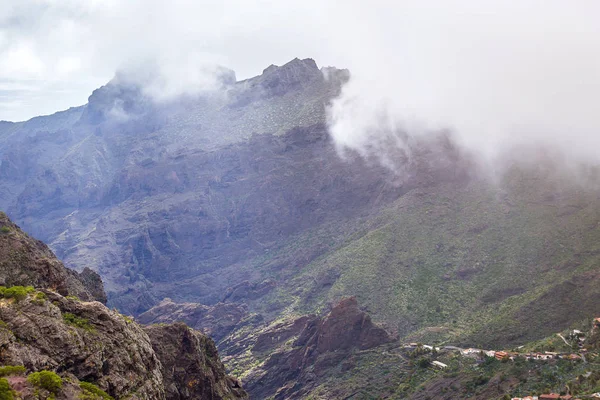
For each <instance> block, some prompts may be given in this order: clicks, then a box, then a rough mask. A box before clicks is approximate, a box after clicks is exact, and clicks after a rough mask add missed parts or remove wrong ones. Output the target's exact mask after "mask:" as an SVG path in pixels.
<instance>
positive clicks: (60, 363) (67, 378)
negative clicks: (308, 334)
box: [0, 216, 246, 400]
mask: <svg viewBox="0 0 600 400" xmlns="http://www.w3.org/2000/svg"><path fill="white" fill-rule="evenodd" d="M2 226H3V227H7V228H9V229H2V237H0V243H1V244H2V245H1V246H0V249H1V253H0V263H2V265H4V266H6V268H3V269H1V270H0V278H1V279H3V281H4V282H9V283H20V284H28V283H31V284H33V285H35V286H36V288H35V289H34V288H33V286H29V287H24V286H14V285H10V287H8V288H6V287H2V288H1V289H2V290H0V293H1V296H0V297H1V298H0V347H1V348H2V351H1V352H0V365H2V366H10V367H6V368H2V367H0V370H1V371H2V374H3V375H9V380H8V382H9V385H10V386H11V387H12V389H13V390H15V391H16V392H18V394H19V395H20V396H22V397H23V398H25V399H33V398H38V397H37V395H35V393H37V392H40V393H41V395H44V394H46V395H48V396H50V395H51V394H52V393H53V394H54V396H55V397H56V398H57V399H75V398H89V399H95V398H108V396H112V397H114V398H116V399H120V398H131V399H148V400H150V399H152V400H155V399H178V400H179V399H204V398H206V399H236V398H246V393H245V392H244V390H243V389H241V387H240V385H239V383H238V382H237V381H236V380H235V379H233V378H230V377H228V376H227V375H226V374H225V371H224V367H223V365H222V364H221V361H220V360H219V356H218V353H217V351H216V348H215V346H214V343H213V342H212V340H211V339H209V338H208V337H206V336H204V335H202V334H201V333H199V332H195V331H193V330H192V329H190V328H188V327H186V326H183V325H181V324H179V325H173V326H169V325H164V326H158V327H147V328H145V329H142V327H141V326H140V325H138V324H137V323H135V322H133V320H132V319H131V318H129V317H125V316H123V315H121V314H119V313H118V312H116V311H111V310H109V309H108V308H107V307H106V306H104V305H103V304H102V303H100V302H97V301H83V300H80V299H79V298H78V297H76V296H75V294H79V295H86V296H88V297H91V294H90V293H103V290H102V282H101V281H99V280H87V281H86V283H87V284H88V286H91V284H92V282H95V284H97V285H99V287H96V288H93V287H90V291H82V290H81V288H82V287H83V284H82V283H81V282H80V281H79V280H77V279H78V278H79V275H77V273H74V272H72V271H68V270H67V269H66V268H64V266H62V264H61V263H60V262H59V261H58V260H56V258H55V257H54V255H53V254H52V253H51V252H50V251H49V250H48V248H47V247H46V246H44V245H43V244H42V243H41V242H39V241H37V240H35V239H32V238H30V237H28V236H27V235H25V234H24V233H23V232H22V231H20V229H19V228H18V227H17V226H16V225H14V224H13V223H12V222H10V221H9V220H8V219H7V218H6V216H2ZM0 229H1V228H0ZM14 254H19V255H20V257H19V258H15V257H14ZM8 266H10V268H8ZM15 277H16V278H15ZM57 277H62V278H65V279H66V278H69V280H66V281H65V282H64V283H66V284H65V285H64V287H61V286H57V285H56V283H57ZM15 279H17V280H15ZM73 282H75V283H73ZM59 289H62V290H63V293H62V294H61V293H59V292H58V290H59ZM55 290H56V291H55ZM63 295H64V296H63ZM65 296H66V297H65ZM147 332H148V333H147ZM190 339H192V343H191V344H190V343H189V342H190ZM165 346H168V347H167V348H168V349H169V351H164V350H165ZM177 352H179V353H177ZM176 354H185V355H186V357H185V358H184V357H177V358H174V355H176ZM192 367H195V368H192ZM180 369H186V371H187V373H186V374H185V376H174V371H179V370H180ZM26 372H27V373H29V376H28V378H27V380H25V378H24V377H22V376H21V375H23V374H25V373H26ZM38 372H39V373H40V374H42V375H38V379H37V380H36V374H37V373H38ZM86 382H87V383H86ZM3 390H4V389H3ZM102 390H104V392H102ZM3 393H4V392H3ZM102 393H104V394H102ZM85 396H88V397H85ZM98 396H99V397H98ZM102 396H106V397H102Z"/></svg>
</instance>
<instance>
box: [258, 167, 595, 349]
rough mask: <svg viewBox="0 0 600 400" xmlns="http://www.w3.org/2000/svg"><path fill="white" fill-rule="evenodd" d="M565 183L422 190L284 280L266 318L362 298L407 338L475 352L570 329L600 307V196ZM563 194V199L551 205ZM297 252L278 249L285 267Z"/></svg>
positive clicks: (278, 261) (510, 182) (511, 181)
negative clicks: (598, 300) (274, 311)
mask: <svg viewBox="0 0 600 400" xmlns="http://www.w3.org/2000/svg"><path fill="white" fill-rule="evenodd" d="M536 173H537V172H536ZM540 176H541V177H540ZM553 179H554V177H552V179H550V178H548V179H545V178H544V176H543V175H542V174H541V173H540V174H539V176H537V177H536V178H535V180H534V179H530V180H527V179H525V178H524V177H523V176H521V175H519V174H518V173H516V172H515V173H514V176H509V177H508V178H507V182H506V184H505V185H504V186H503V187H502V188H500V187H493V186H490V185H487V184H482V183H480V182H478V183H476V182H473V183H470V184H469V185H466V186H464V187H461V188H460V190H457V188H456V187H455V186H454V185H437V186H435V187H434V188H433V189H430V190H419V191H413V192H410V193H408V194H406V195H405V196H403V197H401V198H399V199H398V200H397V201H396V202H395V203H393V204H392V205H390V206H388V207H387V208H386V209H383V210H380V211H379V213H378V214H376V215H374V216H372V217H371V218H370V220H369V222H368V223H363V226H364V228H363V230H362V231H358V230H357V229H356V228H354V229H349V232H352V234H351V235H348V236H347V237H346V239H345V240H346V241H345V242H343V243H340V244H336V245H334V246H335V247H334V248H332V249H328V251H326V252H325V253H324V254H323V255H322V256H320V257H318V258H315V259H314V261H313V262H312V263H310V264H309V265H307V266H306V267H303V269H302V271H301V272H300V273H299V274H297V275H296V276H295V277H294V278H292V279H289V278H285V279H283V281H284V284H283V285H281V286H279V287H278V288H277V289H276V290H274V291H273V292H271V293H269V294H268V295H267V296H265V297H263V298H261V301H260V303H259V304H257V305H258V307H262V309H260V310H259V312H261V313H266V312H268V308H269V307H270V306H271V305H277V306H278V309H283V310H285V311H284V312H285V313H295V314H306V313H313V312H319V311H320V310H324V309H326V308H327V307H328V305H329V304H331V303H333V302H335V301H337V300H338V299H340V298H341V297H343V296H356V297H357V299H358V302H359V304H360V306H361V307H364V308H366V309H369V310H370V311H371V314H372V316H373V319H374V320H375V321H376V322H385V323H387V324H388V326H390V328H392V329H397V330H398V332H399V333H400V336H401V337H403V340H405V341H407V342H409V341H426V342H428V343H433V342H437V343H441V342H444V343H452V344H464V345H465V346H474V347H490V346H502V347H511V346H513V345H519V344H522V343H524V342H527V341H530V340H536V339H539V338H540V337H544V336H548V335H550V334H551V333H552V332H554V331H555V330H557V328H558V329H564V328H567V327H569V326H570V324H572V323H573V322H574V321H578V320H580V319H582V318H585V317H587V316H590V315H593V314H594V313H595V312H596V311H597V308H596V306H595V304H593V302H591V301H589V299H590V298H592V297H593V296H596V295H597V293H600V290H598V289H596V287H598V286H599V285H597V284H593V283H592V282H596V283H598V281H600V275H598V274H593V273H592V272H593V271H594V270H595V268H596V266H597V265H598V264H599V263H600V214H598V212H597V209H598V206H597V201H596V200H595V198H594V195H593V194H591V193H584V192H582V191H581V190H579V189H577V188H576V187H573V186H570V185H571V184H570V183H569V182H563V181H560V182H559V183H557V182H556V181H553ZM557 187H560V188H561V192H560V193H562V194H561V196H563V197H561V198H560V201H557V200H554V199H553V198H552V197H551V196H553V195H554V194H555V193H556V191H557ZM309 235H321V233H320V232H318V231H317V230H314V231H312V232H306V233H305V234H304V237H302V238H295V240H296V241H297V242H299V243H308V245H307V246H306V247H307V248H311V247H314V245H313V244H311V243H312V239H311V238H309ZM332 235H334V236H335V235H336V232H333V233H332ZM320 241H321V242H323V243H328V242H330V240H327V237H326V236H325V237H321V239H320ZM289 250H290V249H289V248H286V249H282V250H281V251H279V250H274V251H272V252H271V253H270V257H272V258H273V260H274V261H273V266H274V267H276V266H277V265H282V264H287V263H289V264H294V263H295V260H294V259H293V258H292V257H301V256H302V252H300V253H298V254H297V255H294V256H287V255H286V254H285V252H286V251H287V253H288V254H295V250H294V249H291V251H289ZM275 251H277V253H275ZM306 251H307V250H306V249H305V250H304V252H306ZM288 257H289V258H288ZM290 258H292V259H290ZM267 262H268V261H267ZM274 269H275V268H274ZM285 273H289V272H287V271H284V272H283V273H282V274H285ZM277 278H278V277H277V276H276V275H275V279H277ZM580 282H581V283H580ZM592 293H593V295H592V296H590V294H592ZM561 298H570V299H572V300H571V301H569V302H562V301H559V299H561ZM558 315H559V316H561V320H560V325H558V326H557V325H556V323H557V319H556V316H558ZM407 321H410V323H408V322H407Z"/></svg>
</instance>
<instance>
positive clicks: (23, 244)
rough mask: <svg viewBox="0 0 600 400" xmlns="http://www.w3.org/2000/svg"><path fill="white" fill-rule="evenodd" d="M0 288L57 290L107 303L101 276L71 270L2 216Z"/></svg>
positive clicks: (90, 271)
mask: <svg viewBox="0 0 600 400" xmlns="http://www.w3.org/2000/svg"><path fill="white" fill-rule="evenodd" d="M0 285H3V286H17V285H20V286H30V285H31V286H34V287H36V288H45V289H53V290H55V291H57V292H58V293H60V294H61V295H63V296H67V295H72V296H77V297H79V298H80V299H82V300H98V301H100V302H103V303H105V302H106V294H105V293H104V288H103V285H102V280H101V279H100V276H99V275H98V274H97V273H95V272H94V271H92V270H91V269H89V268H85V269H84V270H83V271H82V272H81V273H77V272H75V271H73V270H69V269H67V268H65V267H64V265H63V264H62V263H61V262H60V261H59V260H57V259H56V257H55V256H54V254H53V253H52V251H51V250H50V249H49V248H48V246H46V245H45V244H44V243H42V242H41V241H39V240H36V239H33V238H31V237H29V236H28V235H27V234H26V233H25V232H23V231H22V230H21V229H20V228H19V227H18V226H17V225H15V224H14V223H13V222H12V221H10V220H9V219H8V217H7V216H6V214H4V213H3V212H0Z"/></svg>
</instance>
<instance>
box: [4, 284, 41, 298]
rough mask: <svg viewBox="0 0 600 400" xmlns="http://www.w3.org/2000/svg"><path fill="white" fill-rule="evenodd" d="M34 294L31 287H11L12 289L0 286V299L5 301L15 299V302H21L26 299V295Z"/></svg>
mask: <svg viewBox="0 0 600 400" xmlns="http://www.w3.org/2000/svg"><path fill="white" fill-rule="evenodd" d="M33 292H35V289H34V288H33V286H12V287H8V288H7V287H4V286H0V297H3V298H5V299H15V300H16V301H21V300H23V299H25V298H27V295H28V294H30V293H33Z"/></svg>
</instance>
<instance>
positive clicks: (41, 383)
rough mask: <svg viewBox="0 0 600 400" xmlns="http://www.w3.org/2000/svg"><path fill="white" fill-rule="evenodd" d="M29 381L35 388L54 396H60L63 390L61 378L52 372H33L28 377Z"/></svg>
mask: <svg viewBox="0 0 600 400" xmlns="http://www.w3.org/2000/svg"><path fill="white" fill-rule="evenodd" d="M27 381H28V382H29V383H31V384H32V385H33V386H35V387H38V388H40V389H45V390H47V391H49V392H50V393H54V394H58V392H60V389H61V388H62V379H61V377H60V376H58V375H57V374H56V373H54V372H52V371H40V372H32V373H31V374H29V376H28V377H27Z"/></svg>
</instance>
